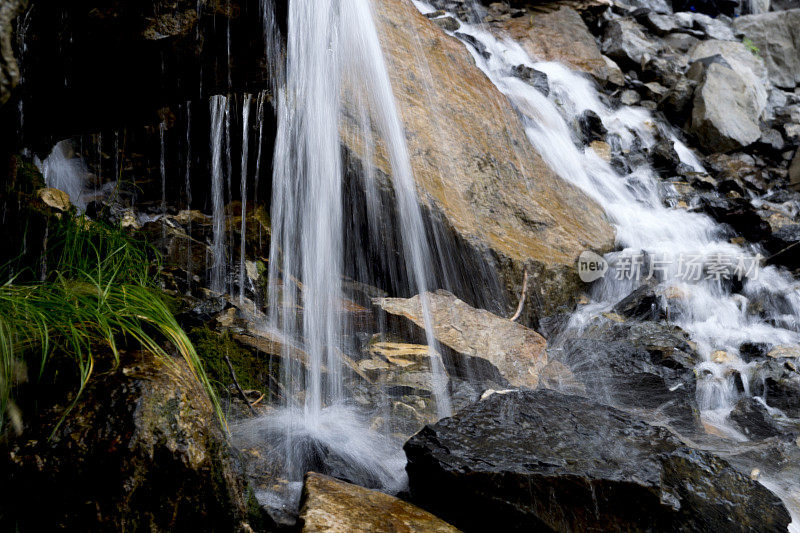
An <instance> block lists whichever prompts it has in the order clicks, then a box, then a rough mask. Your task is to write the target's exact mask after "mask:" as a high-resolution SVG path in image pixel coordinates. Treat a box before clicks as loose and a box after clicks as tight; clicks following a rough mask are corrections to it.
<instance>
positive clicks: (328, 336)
mask: <svg viewBox="0 0 800 533" xmlns="http://www.w3.org/2000/svg"><path fill="white" fill-rule="evenodd" d="M265 20H266V22H270V20H271V19H269V20H268V19H266V18H265ZM285 60H286V69H285V73H284V76H283V77H282V78H281V79H282V81H283V84H282V85H281V86H279V88H278V93H277V116H278V131H277V135H276V143H275V152H274V162H273V196H272V204H271V215H272V217H271V218H272V239H271V247H270V260H269V281H268V283H269V291H268V298H269V302H268V309H269V325H268V327H269V329H270V330H272V331H277V332H279V336H280V337H281V338H283V339H284V340H289V341H292V342H291V343H287V344H286V345H285V346H284V349H283V357H282V359H283V364H282V366H281V372H282V377H281V382H282V389H281V391H282V395H283V399H284V403H285V407H284V408H283V409H282V410H279V411H278V412H276V413H273V414H270V415H268V416H265V417H263V418H261V419H258V420H256V421H253V422H251V423H249V424H248V425H247V427H246V428H240V435H239V436H240V437H242V435H241V431H244V432H245V433H246V434H248V435H249V436H250V437H251V438H252V437H253V435H260V436H261V438H263V439H266V440H268V441H270V442H274V441H276V438H275V435H280V438H278V439H277V441H279V442H280V444H274V445H273V446H272V447H273V448H277V449H280V450H283V453H284V456H285V457H284V476H285V477H286V478H287V479H289V481H291V482H299V481H300V480H301V479H295V478H297V477H298V476H300V477H301V476H302V474H303V473H304V472H305V470H306V467H307V466H309V465H311V464H313V462H314V461H315V460H317V457H318V455H319V454H320V453H322V452H320V451H319V450H321V449H322V450H324V454H325V455H328V456H334V457H340V458H344V459H345V463H346V468H347V470H348V474H347V475H348V477H349V478H350V479H353V480H357V481H360V482H361V483H363V484H365V485H368V486H374V487H376V488H382V489H384V490H388V491H396V490H398V489H399V488H401V487H402V485H403V484H404V483H405V472H404V470H403V465H404V459H403V455H402V451H401V450H400V445H399V443H391V445H390V444H389V443H388V441H387V440H386V438H385V437H384V436H382V435H380V434H378V433H377V432H376V431H374V430H371V429H370V428H369V424H368V422H367V421H366V420H367V418H366V417H365V413H360V412H358V411H356V410H355V408H354V407H352V405H351V404H350V402H348V398H347V394H346V393H345V390H344V386H343V379H344V370H343V358H344V357H345V356H346V355H347V352H348V351H349V350H350V344H349V341H348V340H347V338H346V337H347V336H348V334H350V332H351V330H352V328H351V326H350V324H349V323H348V316H347V314H346V313H345V311H344V307H343V304H344V299H343V287H342V280H343V277H344V271H345V268H344V267H345V265H344V264H343V263H344V257H345V248H346V246H353V245H354V244H353V243H356V242H357V241H358V239H357V237H356V236H353V235H349V234H348V232H347V230H346V227H347V225H346V224H345V220H346V219H347V217H352V216H353V214H352V213H345V212H344V210H343V205H344V203H345V202H344V198H343V194H344V185H345V177H346V176H345V169H344V168H343V160H342V155H341V138H340V120H341V118H342V113H343V112H344V111H343V109H344V107H345V106H346V105H352V106H355V108H356V109H357V111H358V112H359V113H360V114H361V115H362V116H363V117H369V118H368V119H367V118H365V122H366V121H367V120H368V121H369V124H370V126H372V127H369V128H364V131H363V132H361V134H362V135H363V136H364V139H363V141H364V145H365V146H366V153H367V154H368V156H367V161H366V162H365V167H366V168H365V172H364V175H363V176H360V178H361V180H362V181H363V182H364V187H365V190H366V191H367V194H368V195H369V194H370V191H373V192H374V189H375V187H374V185H373V184H372V183H371V182H372V180H373V178H374V173H373V172H372V169H371V166H370V161H369V159H370V157H371V154H374V153H375V150H374V149H373V147H374V146H375V145H376V143H377V142H378V140H380V142H381V143H382V146H383V148H384V149H385V151H386V153H387V154H388V158H389V161H390V164H391V170H392V186H393V191H394V199H395V202H396V206H395V207H396V217H393V219H396V220H397V224H398V228H397V229H398V233H399V235H400V236H401V241H402V242H401V247H402V250H403V258H402V262H403V265H404V269H405V271H404V272H403V275H402V276H399V274H398V279H403V280H408V281H407V282H406V283H407V285H408V287H406V288H407V289H408V291H409V292H410V293H414V294H415V293H423V294H424V293H425V292H426V291H427V290H428V286H429V279H428V276H429V269H430V256H429V251H428V247H427V238H426V234H425V229H424V225H423V219H422V214H421V209H420V207H419V203H418V198H417V194H416V185H415V181H414V176H413V172H412V168H411V163H410V159H409V154H408V150H407V147H406V143H405V136H404V132H403V127H402V124H401V121H400V118H399V115H398V112H397V108H396V104H395V101H394V96H393V94H392V89H391V85H390V82H389V76H388V73H387V71H386V65H385V63H384V58H383V53H382V50H381V47H380V43H379V40H378V35H377V32H376V29H375V26H374V23H373V18H372V13H371V11H370V6H369V2H368V1H367V0H348V1H340V0H324V1H320V0H313V1H312V0H293V1H292V2H290V4H289V12H288V36H287V47H286V59H285ZM373 127H374V132H375V133H374V134H373ZM373 135H375V137H373ZM370 209H372V211H371V212H370V213H369V216H370V217H371V218H375V217H377V216H381V217H382V218H385V215H386V214H385V213H379V212H378V210H379V207H378V206H377V204H376V203H370ZM370 231H372V232H374V233H373V234H372V235H371V236H370V239H372V240H378V239H379V238H380V237H379V233H378V232H379V231H380V227H379V226H377V225H375V226H373V227H372V228H370ZM394 281H395V282H396V281H397V280H394ZM423 314H424V319H425V324H426V329H427V331H428V332H432V331H433V320H432V317H431V314H430V311H429V308H428V304H427V299H426V297H423ZM427 340H428V345H429V348H430V351H431V358H430V359H431V366H432V374H433V378H432V380H433V384H432V385H433V386H432V390H433V394H434V398H435V402H436V408H437V411H438V413H439V414H440V415H441V416H445V415H447V414H449V413H450V412H451V406H450V399H449V396H448V392H447V378H446V375H445V370H444V367H443V364H442V361H441V359H440V357H439V355H438V354H439V353H440V351H439V350H438V349H437V345H436V341H435V339H434V338H433V336H432V334H428V339H427ZM294 344H297V345H301V346H302V348H303V350H304V352H305V354H307V355H306V356H305V357H304V359H303V360H302V361H300V360H298V359H297V358H296V356H295V353H296V350H295V349H294V347H293V345H294ZM345 434H346V435H345ZM345 437H346V438H345ZM310 443H313V444H310ZM304 450H305V451H304Z"/></svg>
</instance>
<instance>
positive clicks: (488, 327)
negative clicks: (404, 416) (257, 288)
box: [376, 291, 547, 388]
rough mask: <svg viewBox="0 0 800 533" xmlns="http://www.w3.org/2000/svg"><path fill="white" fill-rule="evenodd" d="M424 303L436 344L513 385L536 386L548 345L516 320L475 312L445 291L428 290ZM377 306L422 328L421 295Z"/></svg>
mask: <svg viewBox="0 0 800 533" xmlns="http://www.w3.org/2000/svg"><path fill="white" fill-rule="evenodd" d="M425 298H426V299H427V300H428V305H429V308H430V313H431V317H432V319H433V330H434V336H435V337H436V340H437V341H439V342H440V343H442V344H443V345H445V347H447V348H450V349H451V350H453V351H454V352H456V353H458V354H460V355H462V356H466V357H472V358H480V359H484V360H485V361H488V362H489V363H491V364H492V365H493V366H494V367H495V368H497V370H498V371H499V372H500V375H501V376H502V377H503V378H505V379H506V380H507V381H508V383H510V384H511V385H512V386H514V387H530V388H536V387H537V386H538V385H539V375H540V374H541V371H542V369H543V368H544V367H545V365H547V351H546V349H547V341H546V340H545V339H544V337H542V336H541V335H539V334H538V333H536V332H535V331H533V330H532V329H529V328H526V327H525V326H522V325H520V324H517V323H516V322H512V321H511V320H508V319H506V318H502V317H499V316H497V315H495V314H492V313H490V312H489V311H486V310H483V309H476V308H474V307H472V306H470V305H469V304H467V303H465V302H463V301H461V300H459V299H458V298H456V297H455V296H453V295H452V294H450V293H449V292H447V291H437V292H435V293H434V292H429V293H426V294H425ZM376 303H377V304H378V305H379V306H380V307H381V309H383V310H384V311H385V312H386V313H388V314H390V315H393V316H394V317H397V318H401V319H406V320H408V321H411V322H412V323H413V324H414V325H416V326H417V327H418V328H420V329H424V328H425V318H424V316H423V313H422V303H421V301H420V295H417V296H414V297H413V298H408V299H405V298H381V299H378V300H376Z"/></svg>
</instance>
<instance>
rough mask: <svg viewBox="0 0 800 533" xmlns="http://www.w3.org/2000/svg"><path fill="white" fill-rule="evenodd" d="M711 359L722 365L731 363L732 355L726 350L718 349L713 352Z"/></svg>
mask: <svg viewBox="0 0 800 533" xmlns="http://www.w3.org/2000/svg"><path fill="white" fill-rule="evenodd" d="M711 360H712V361H714V362H715V363H717V364H718V365H722V364H725V363H730V362H731V356H730V355H729V354H728V352H726V351H725V350H717V351H716V352H714V353H712V354H711Z"/></svg>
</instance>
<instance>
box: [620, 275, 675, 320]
mask: <svg viewBox="0 0 800 533" xmlns="http://www.w3.org/2000/svg"><path fill="white" fill-rule="evenodd" d="M614 312H615V313H619V314H620V315H622V316H624V317H626V318H644V319H654V318H664V309H663V305H662V302H661V297H660V296H659V295H658V294H657V292H656V283H644V284H643V285H642V286H640V287H638V288H637V289H636V290H634V291H633V292H631V293H630V294H629V295H628V296H626V297H625V298H623V299H622V300H620V301H619V302H618V303H617V304H616V305H615V306H614Z"/></svg>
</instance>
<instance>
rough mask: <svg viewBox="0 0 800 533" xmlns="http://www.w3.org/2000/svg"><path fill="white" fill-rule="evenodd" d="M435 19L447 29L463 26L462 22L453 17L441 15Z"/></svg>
mask: <svg viewBox="0 0 800 533" xmlns="http://www.w3.org/2000/svg"><path fill="white" fill-rule="evenodd" d="M433 21H434V22H435V23H436V24H437V25H438V26H439V27H440V28H442V29H443V30H445V31H456V30H457V29H458V28H459V27H460V26H461V23H460V22H458V21H457V20H456V19H454V18H453V17H439V18H435V19H433Z"/></svg>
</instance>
